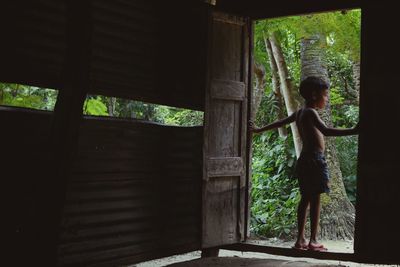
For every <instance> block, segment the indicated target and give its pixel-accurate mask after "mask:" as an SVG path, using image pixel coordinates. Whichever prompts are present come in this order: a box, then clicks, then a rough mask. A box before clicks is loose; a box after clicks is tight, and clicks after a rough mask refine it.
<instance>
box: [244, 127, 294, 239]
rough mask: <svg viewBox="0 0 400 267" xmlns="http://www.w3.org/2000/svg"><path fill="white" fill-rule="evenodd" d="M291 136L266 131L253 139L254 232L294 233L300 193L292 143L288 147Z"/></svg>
mask: <svg viewBox="0 0 400 267" xmlns="http://www.w3.org/2000/svg"><path fill="white" fill-rule="evenodd" d="M290 138H291V137H288V138H287V139H286V138H278V136H277V133H276V132H267V133H263V134H262V135H261V136H256V137H255V138H254V139H253V160H252V192H251V199H252V206H251V214H252V216H251V231H252V232H253V233H255V234H256V235H259V236H263V237H281V238H287V237H291V236H293V234H294V230H295V228H296V208H297V203H298V201H299V196H300V195H299V191H298V187H297V180H296V179H294V178H293V175H292V173H293V170H294V166H295V164H294V163H295V152H294V148H293V144H291V145H290V146H289V147H288V146H287V141H288V140H289V139H290Z"/></svg>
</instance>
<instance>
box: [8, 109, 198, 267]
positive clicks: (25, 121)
mask: <svg viewBox="0 0 400 267" xmlns="http://www.w3.org/2000/svg"><path fill="white" fill-rule="evenodd" d="M51 114H52V113H51V112H43V111H32V110H27V109H20V108H5V107H0V119H1V121H2V123H4V125H6V126H7V127H4V128H3V129H2V131H1V136H2V140H3V141H4V143H3V145H2V153H3V154H4V155H7V157H4V161H3V162H2V165H1V166H2V177H7V179H4V186H5V188H7V190H6V192H5V195H4V197H5V199H7V201H9V202H10V203H12V205H9V206H8V208H7V209H6V211H5V214H7V216H6V220H5V221H6V224H7V223H8V222H9V223H10V226H9V227H7V229H8V230H7V231H8V233H10V234H12V236H10V240H11V241H12V242H11V243H8V244H9V249H11V251H12V253H13V254H15V257H14V262H16V265H17V266H23V265H27V264H29V262H30V261H31V260H32V259H33V258H34V255H30V254H31V253H32V251H34V250H33V246H36V245H37V244H36V243H37V240H36V239H35V237H34V235H35V232H36V230H35V225H36V224H40V223H41V220H43V219H45V218H39V217H38V216H35V203H41V202H40V201H39V198H41V195H42V193H41V192H43V191H46V190H49V188H48V187H46V185H43V184H40V183H38V180H39V179H36V178H35V177H40V175H43V174H44V173H45V172H46V170H47V169H48V168H47V167H48V165H47V164H49V161H48V160H46V145H47V144H46V142H47V140H48V138H49V136H48V133H49V129H50V126H51ZM202 131H203V130H202V127H187V128H182V127H170V126H162V125H157V124H153V123H145V122H134V121H127V120H117V119H106V118H90V117H85V118H84V120H83V122H82V127H81V134H80V140H79V150H78V154H77V157H76V161H75V163H74V167H73V174H72V176H71V180H70V182H69V186H68V191H67V196H66V204H65V210H64V218H63V222H62V228H61V232H60V239H61V243H60V246H59V262H60V265H61V266H91V265H95V266H118V265H120V264H121V265H122V264H124V263H135V262H140V261H144V260H148V259H154V258H159V257H163V256H169V255H173V254H177V253H184V252H188V251H193V250H197V249H199V248H200V229H201V226H200V221H201V220H200V212H201V207H200V201H201V191H200V190H201V177H202V174H201V171H202V168H201V165H202V162H201V161H202ZM3 175H4V176H3ZM47 201H51V200H47ZM39 235H40V233H39ZM38 238H40V236H39V237H38ZM19 263H21V264H19Z"/></svg>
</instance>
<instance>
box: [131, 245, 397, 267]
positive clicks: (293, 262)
mask: <svg viewBox="0 0 400 267" xmlns="http://www.w3.org/2000/svg"><path fill="white" fill-rule="evenodd" d="M321 242H322V243H323V244H324V245H325V246H326V247H327V248H328V250H329V251H330V252H344V253H353V242H352V241H333V240H326V241H321ZM251 243H257V244H260V245H268V246H275V247H287V248H290V247H291V246H292V245H293V242H287V241H286V242H285V241H280V240H278V239H269V240H252V241H251ZM322 253H323V252H322ZM200 256H201V252H200V251H193V252H190V253H185V254H181V255H175V256H171V257H166V258H161V259H157V260H152V261H146V262H142V263H138V264H135V265H129V266H127V267H162V266H168V265H171V264H176V263H181V264H178V266H179V267H183V266H207V267H208V266H218V267H234V266H249V267H250V266H254V267H256V266H282V265H285V266H348V267H364V266H365V267H367V266H369V267H371V266H386V267H389V266H400V265H381V264H379V265H377V264H361V263H354V262H344V261H331V260H317V259H312V258H291V257H284V256H276V255H271V254H265V253H257V252H239V251H231V250H220V252H219V257H235V258H241V259H242V260H240V263H237V260H236V261H232V258H230V259H228V258H226V259H225V260H223V261H216V260H215V259H214V260H213V261H210V260H208V261H204V262H198V261H196V262H195V263H196V264H193V262H189V261H192V260H195V259H200ZM254 259H265V260H268V261H265V263H264V264H261V263H260V261H255V260H254ZM274 260H281V261H279V262H278V261H277V262H276V265H274V264H273V265H271V261H274ZM211 262H212V263H211ZM232 262H235V264H233V263H232ZM303 263H306V264H307V263H308V264H311V265H303ZM178 266H177V267H178ZM171 267H173V266H171Z"/></svg>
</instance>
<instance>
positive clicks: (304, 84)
mask: <svg viewBox="0 0 400 267" xmlns="http://www.w3.org/2000/svg"><path fill="white" fill-rule="evenodd" d="M326 89H329V84H328V83H327V82H325V81H324V80H322V79H321V78H318V77H315V76H309V77H307V78H305V79H304V80H302V81H301V83H300V88H299V91H300V95H301V96H302V97H303V98H304V99H305V100H306V101H310V100H311V97H312V93H313V92H318V91H322V90H326Z"/></svg>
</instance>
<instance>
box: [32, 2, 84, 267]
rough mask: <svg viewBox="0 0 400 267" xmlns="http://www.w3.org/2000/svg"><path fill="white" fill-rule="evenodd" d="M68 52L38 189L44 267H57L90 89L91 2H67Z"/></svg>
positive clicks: (38, 257)
mask: <svg viewBox="0 0 400 267" xmlns="http://www.w3.org/2000/svg"><path fill="white" fill-rule="evenodd" d="M66 10H67V34H66V36H67V40H66V42H67V52H66V60H65V68H64V71H63V76H64V79H63V82H64V83H63V86H62V88H59V89H60V90H59V94H58V97H57V103H56V106H55V110H54V115H53V120H52V128H51V137H50V140H49V144H50V145H49V150H48V151H49V158H48V161H47V162H46V163H45V164H50V166H49V167H50V168H49V171H48V172H47V174H45V175H44V177H43V178H42V179H41V181H40V186H38V192H37V193H38V194H40V195H38V198H39V201H38V203H37V204H36V210H37V212H36V214H35V218H36V220H35V221H36V223H35V228H36V229H34V235H35V236H34V238H33V240H34V242H37V244H38V245H37V246H36V247H34V248H36V250H35V252H34V257H35V259H36V260H37V261H38V263H40V265H41V266H57V250H58V243H59V232H60V223H61V220H62V214H63V208H64V201H65V194H66V189H67V185H68V179H69V176H70V169H71V164H72V160H73V156H74V154H75V153H74V152H75V150H76V148H77V143H78V137H79V127H80V122H81V118H82V109H83V103H84V100H85V96H86V92H87V90H88V87H89V63H90V39H91V38H90V37H91V16H90V0H84V1H73V0H69V1H67V2H66Z"/></svg>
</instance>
